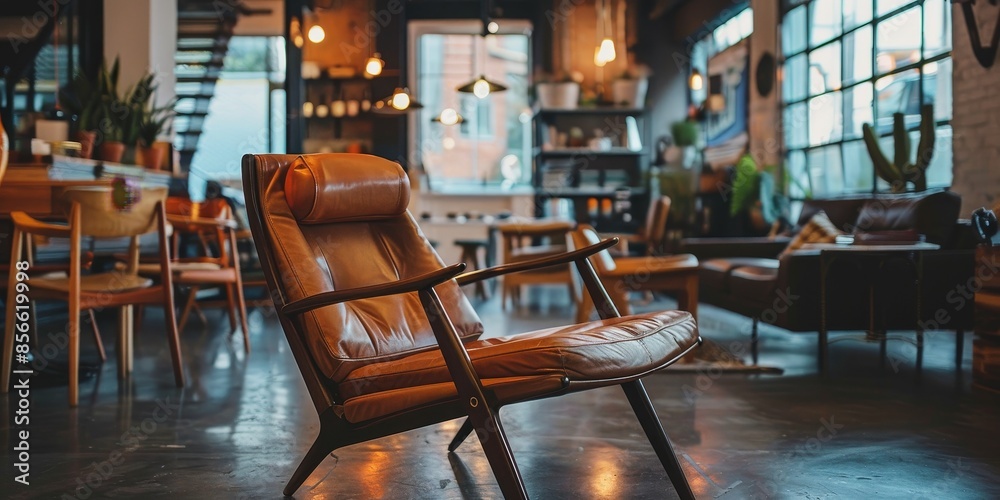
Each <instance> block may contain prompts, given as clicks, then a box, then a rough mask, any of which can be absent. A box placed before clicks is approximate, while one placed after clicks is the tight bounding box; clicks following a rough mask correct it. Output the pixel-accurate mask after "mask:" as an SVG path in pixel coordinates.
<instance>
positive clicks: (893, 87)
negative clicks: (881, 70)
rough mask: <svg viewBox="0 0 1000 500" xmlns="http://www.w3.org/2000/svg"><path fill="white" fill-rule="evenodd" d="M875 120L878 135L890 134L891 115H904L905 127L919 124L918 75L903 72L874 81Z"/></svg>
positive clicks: (912, 72) (914, 71) (914, 72)
mask: <svg viewBox="0 0 1000 500" xmlns="http://www.w3.org/2000/svg"><path fill="white" fill-rule="evenodd" d="M875 98H876V103H875V113H876V114H875V118H876V126H875V128H876V130H877V131H878V133H879V134H887V133H889V132H892V115H893V114H894V113H903V114H904V115H906V123H907V126H910V125H913V126H915V125H916V124H918V123H920V73H918V72H917V70H915V69H913V70H909V71H904V72H902V73H897V74H895V75H889V76H885V77H882V78H879V79H878V80H876V81H875Z"/></svg>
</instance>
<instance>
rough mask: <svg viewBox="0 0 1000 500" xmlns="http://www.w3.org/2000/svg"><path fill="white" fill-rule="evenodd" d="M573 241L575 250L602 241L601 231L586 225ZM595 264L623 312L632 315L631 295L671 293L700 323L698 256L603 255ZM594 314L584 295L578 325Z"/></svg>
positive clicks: (574, 234) (592, 306)
mask: <svg viewBox="0 0 1000 500" xmlns="http://www.w3.org/2000/svg"><path fill="white" fill-rule="evenodd" d="M572 239H573V246H574V247H575V248H586V247H589V246H591V245H594V244H596V243H598V242H600V241H601V239H600V237H599V236H598V235H597V231H595V230H594V228H593V227H590V226H588V225H586V224H581V225H580V226H579V227H577V228H576V229H575V230H574V231H573V233H572ZM591 260H592V261H593V264H594V268H595V270H596V271H597V276H598V277H600V279H601V283H603V284H604V287H605V288H606V289H607V290H608V294H609V295H610V296H611V300H613V301H614V303H615V306H617V307H618V310H619V311H624V313H625V314H631V311H632V307H631V304H630V302H629V293H630V292H668V293H674V294H676V295H677V298H678V308H679V309H680V310H682V311H687V312H689V313H691V315H692V316H694V318H695V319H698V258H697V257H695V256H694V255H690V254H682V255H662V256H644V257H614V256H612V255H611V254H610V253H609V252H600V253H599V254H597V255H595V256H593V257H591ZM593 312H594V302H593V300H592V299H591V298H590V296H589V295H587V294H584V295H583V296H582V297H581V298H580V303H579V304H578V306H577V308H576V321H577V322H578V323H582V322H584V321H587V320H588V319H589V318H590V315H591V313H593Z"/></svg>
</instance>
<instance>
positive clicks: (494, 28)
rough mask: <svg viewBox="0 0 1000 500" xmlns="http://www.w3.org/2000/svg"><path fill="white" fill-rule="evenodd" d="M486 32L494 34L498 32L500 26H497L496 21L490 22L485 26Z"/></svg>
mask: <svg viewBox="0 0 1000 500" xmlns="http://www.w3.org/2000/svg"><path fill="white" fill-rule="evenodd" d="M486 31H489V32H490V33H496V32H497V31H500V25H499V24H497V22H496V21H490V24H487V25H486Z"/></svg>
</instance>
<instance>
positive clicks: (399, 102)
mask: <svg viewBox="0 0 1000 500" xmlns="http://www.w3.org/2000/svg"><path fill="white" fill-rule="evenodd" d="M391 104H392V107H394V108H396V109H398V110H400V111H402V110H404V109H406V108H408V107H410V96H409V95H408V94H407V93H406V91H404V90H403V89H396V92H395V93H394V94H392V103H391Z"/></svg>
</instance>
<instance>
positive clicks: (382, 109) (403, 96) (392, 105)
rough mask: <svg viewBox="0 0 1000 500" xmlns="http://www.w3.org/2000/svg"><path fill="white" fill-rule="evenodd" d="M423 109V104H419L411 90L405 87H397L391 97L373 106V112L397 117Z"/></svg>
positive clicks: (376, 102)
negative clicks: (396, 115) (397, 115)
mask: <svg viewBox="0 0 1000 500" xmlns="http://www.w3.org/2000/svg"><path fill="white" fill-rule="evenodd" d="M423 107H424V105H423V104H420V103H419V102H417V100H416V99H414V98H413V97H412V96H411V95H410V89H408V88H405V87H396V90H395V91H394V92H393V93H392V95H391V96H389V97H386V98H385V99H380V100H378V101H375V104H374V105H373V106H372V112H374V113H379V114H384V115H395V114H403V113H408V112H410V111H414V110H418V109H423Z"/></svg>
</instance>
